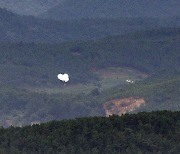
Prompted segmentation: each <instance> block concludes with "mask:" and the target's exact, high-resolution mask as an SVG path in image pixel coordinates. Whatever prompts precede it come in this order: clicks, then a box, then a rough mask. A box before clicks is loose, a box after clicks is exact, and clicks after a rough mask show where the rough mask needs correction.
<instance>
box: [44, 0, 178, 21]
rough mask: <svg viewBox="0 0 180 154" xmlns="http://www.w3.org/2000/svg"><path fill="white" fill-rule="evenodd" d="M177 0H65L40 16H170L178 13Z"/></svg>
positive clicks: (60, 17)
mask: <svg viewBox="0 0 180 154" xmlns="http://www.w3.org/2000/svg"><path fill="white" fill-rule="evenodd" d="M179 6H180V1H179V0H65V1H63V2H60V3H59V5H57V6H55V7H53V8H51V9H49V10H48V11H47V12H45V13H43V14H42V15H41V17H44V18H50V19H57V20H67V19H81V18H119V17H172V16H179V15H180V7H179Z"/></svg>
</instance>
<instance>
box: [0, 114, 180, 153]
mask: <svg viewBox="0 0 180 154" xmlns="http://www.w3.org/2000/svg"><path fill="white" fill-rule="evenodd" d="M179 133H180V112H179V111H177V112H170V111H160V112H151V113H146V112H142V113H138V114H133V115H128V114H126V115H123V116H121V117H119V116H111V117H108V118H106V117H94V118H81V119H76V120H68V121H59V122H58V121H52V122H49V123H46V124H40V125H38V124H37V125H33V126H26V127H23V128H14V127H10V128H8V129H4V128H1V129H0V152H1V153H39V154H41V153H97V154H99V153H105V154H106V153H107V154H109V153H113V154H115V153H128V154H130V153H173V154H176V153H177V154H178V153H179V148H180V144H179V142H180V140H179V137H180V134H179Z"/></svg>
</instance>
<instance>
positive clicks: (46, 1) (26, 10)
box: [0, 0, 63, 15]
mask: <svg viewBox="0 0 180 154" xmlns="http://www.w3.org/2000/svg"><path fill="white" fill-rule="evenodd" d="M61 1H63V0H0V7H2V8H7V10H9V11H12V12H15V13H18V14H21V15H38V14H40V13H43V12H45V11H47V10H48V9H50V8H51V7H53V6H55V5H57V4H58V3H59V2H61Z"/></svg>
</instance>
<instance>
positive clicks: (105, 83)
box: [26, 67, 147, 94]
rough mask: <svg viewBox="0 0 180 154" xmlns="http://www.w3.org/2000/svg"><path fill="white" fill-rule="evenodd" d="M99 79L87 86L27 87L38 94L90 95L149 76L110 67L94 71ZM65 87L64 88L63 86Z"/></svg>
mask: <svg viewBox="0 0 180 154" xmlns="http://www.w3.org/2000/svg"><path fill="white" fill-rule="evenodd" d="M93 73H95V74H96V76H97V77H98V79H99V80H98V81H94V82H90V83H87V84H69V83H66V84H64V85H63V83H62V82H61V81H59V87H58V86H56V87H51V88H49V87H41V88H39V87H38V88H36V87H26V88H27V89H28V90H31V91H33V92H38V93H48V94H58V93H66V94H78V93H82V92H83V93H86V94H87V93H90V92H91V91H92V90H93V89H95V88H98V89H99V90H100V91H103V90H106V89H109V88H112V87H114V86H121V85H124V84H129V83H127V82H126V80H127V79H130V80H133V81H139V80H142V79H144V78H146V77H147V74H145V73H142V72H139V71H137V70H134V69H130V68H121V67H109V68H106V69H101V70H97V71H94V72H93ZM62 85H63V86H62Z"/></svg>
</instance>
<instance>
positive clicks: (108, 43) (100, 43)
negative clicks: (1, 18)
mask: <svg viewBox="0 0 180 154" xmlns="http://www.w3.org/2000/svg"><path fill="white" fill-rule="evenodd" d="M179 35H180V31H179V28H174V29H159V30H153V31H145V32H139V33H134V34H131V35H125V36H115V37H108V38H105V39H100V40H96V41H87V42H85V41H78V42H70V43H65V44H59V45H58V44H56V45H47V44H33V43H32V44H28V43H18V44H8V43H6V44H0V51H1V52H0V54H1V56H0V58H1V62H0V63H1V65H0V70H1V74H2V76H1V77H0V81H1V82H3V83H11V84H16V85H17V84H18V85H44V86H46V85H49V84H50V85H54V84H56V81H55V80H54V78H55V76H56V75H57V73H58V72H59V71H66V72H68V73H69V74H70V76H71V82H72V83H79V82H81V83H85V82H87V81H90V80H92V79H96V77H95V76H94V74H93V73H92V70H93V69H94V70H98V69H103V68H107V67H129V68H133V69H137V70H139V71H142V72H146V73H148V74H149V75H150V76H151V75H153V74H154V75H155V74H157V73H158V72H159V75H168V74H169V75H172V74H174V73H175V74H177V73H178V72H179V68H180V67H179V66H180V61H179V56H180V53H179V48H180V46H179V42H180V40H179V38H180V37H179ZM7 70H8V71H7ZM163 72H164V73H163ZM82 74H83V75H82ZM27 78H29V79H28V80H27Z"/></svg>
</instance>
